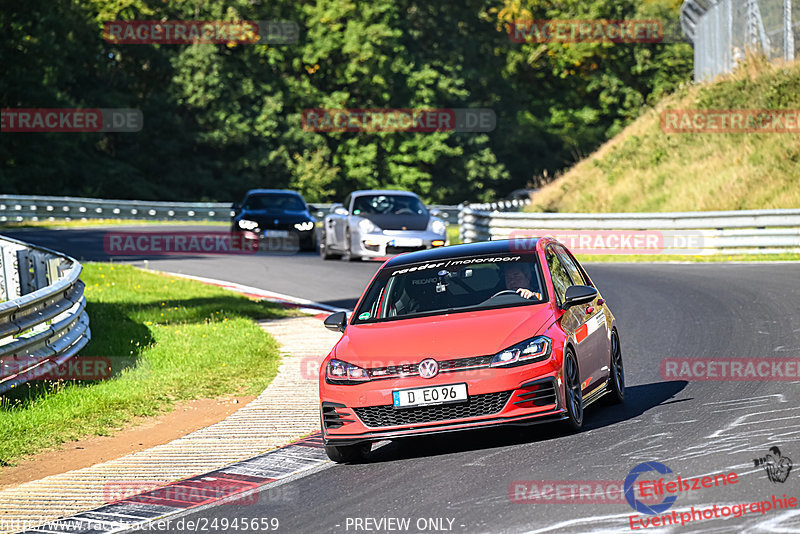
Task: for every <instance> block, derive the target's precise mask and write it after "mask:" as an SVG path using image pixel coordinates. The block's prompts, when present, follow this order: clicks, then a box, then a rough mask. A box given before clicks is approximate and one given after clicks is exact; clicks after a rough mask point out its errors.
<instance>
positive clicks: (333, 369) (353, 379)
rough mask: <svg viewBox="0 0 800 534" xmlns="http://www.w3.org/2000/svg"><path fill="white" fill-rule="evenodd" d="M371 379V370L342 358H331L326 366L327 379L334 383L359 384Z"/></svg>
mask: <svg viewBox="0 0 800 534" xmlns="http://www.w3.org/2000/svg"><path fill="white" fill-rule="evenodd" d="M369 379H370V377H369V371H367V370H366V369H362V368H361V367H359V366H357V365H353V364H352V363H347V362H343V361H342V360H331V361H329V362H328V366H327V367H325V381H326V382H329V383H332V384H341V383H347V384H358V383H360V382H366V381H368V380H369Z"/></svg>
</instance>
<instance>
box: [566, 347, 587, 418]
mask: <svg viewBox="0 0 800 534" xmlns="http://www.w3.org/2000/svg"><path fill="white" fill-rule="evenodd" d="M564 399H565V400H566V403H567V406H566V408H567V420H566V425H567V428H569V429H570V430H580V429H581V427H582V426H583V392H582V390H581V375H580V372H579V370H578V361H577V360H576V359H575V354H574V353H573V352H572V349H567V351H566V356H564Z"/></svg>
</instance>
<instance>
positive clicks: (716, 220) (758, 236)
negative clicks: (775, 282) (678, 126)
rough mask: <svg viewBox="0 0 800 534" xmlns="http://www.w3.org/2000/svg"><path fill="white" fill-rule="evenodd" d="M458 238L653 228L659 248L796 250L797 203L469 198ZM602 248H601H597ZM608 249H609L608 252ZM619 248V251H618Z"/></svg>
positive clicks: (799, 236) (799, 241)
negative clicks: (737, 206) (541, 209)
mask: <svg viewBox="0 0 800 534" xmlns="http://www.w3.org/2000/svg"><path fill="white" fill-rule="evenodd" d="M459 225H460V235H461V239H462V241H464V242H465V243H470V242H473V241H488V240H492V239H507V238H509V237H524V236H534V235H535V236H540V235H548V234H553V235H555V236H556V237H558V233H559V231H564V233H567V232H568V233H569V234H574V233H575V232H576V231H578V232H580V231H584V232H587V233H588V234H590V235H592V236H594V235H596V234H597V232H598V231H613V232H620V233H622V234H624V233H626V232H627V233H632V232H637V231H640V232H641V231H652V232H655V233H657V234H658V236H659V239H660V240H659V243H660V248H659V250H657V251H653V253H656V252H657V253H659V254H691V255H706V254H770V253H781V252H798V251H800V209H783V210H747V211H700V212H679V213H519V212H501V211H497V210H496V209H492V207H490V206H488V205H486V204H482V205H477V204H471V205H469V206H465V207H463V208H462V210H461V212H460V213H459ZM596 253H598V254H602V253H603V251H602V250H598V251H596ZM610 253H613V252H610ZM617 253H619V252H617Z"/></svg>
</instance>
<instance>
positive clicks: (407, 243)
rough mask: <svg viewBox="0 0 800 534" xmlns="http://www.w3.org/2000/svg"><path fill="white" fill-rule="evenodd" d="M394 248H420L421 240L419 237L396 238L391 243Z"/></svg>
mask: <svg viewBox="0 0 800 534" xmlns="http://www.w3.org/2000/svg"><path fill="white" fill-rule="evenodd" d="M392 246H394V247H421V246H422V239H420V238H419V237H398V238H395V239H394V240H393V241H392Z"/></svg>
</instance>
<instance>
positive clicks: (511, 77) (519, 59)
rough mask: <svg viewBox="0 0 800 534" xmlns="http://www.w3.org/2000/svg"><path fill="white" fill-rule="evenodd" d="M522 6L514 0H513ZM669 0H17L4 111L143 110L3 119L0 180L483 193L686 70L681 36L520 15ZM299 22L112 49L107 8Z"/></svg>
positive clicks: (116, 193)
mask: <svg viewBox="0 0 800 534" xmlns="http://www.w3.org/2000/svg"><path fill="white" fill-rule="evenodd" d="M523 4H524V5H523ZM678 7H679V2H677V1H674V0H649V1H646V2H644V3H642V2H637V1H635V0H591V1H586V0H580V1H578V0H566V1H563V2H561V3H560V4H558V5H555V4H551V3H549V2H545V1H544V0H529V1H527V2H522V3H520V2H518V1H517V0H505V3H499V4H498V2H497V1H491V0H461V1H459V2H450V1H446V2H419V1H416V0H374V1H372V2H356V1H355V0H317V1H315V2H293V1H291V0H276V1H274V2H270V3H268V4H267V3H261V2H251V1H249V0H229V1H226V2H223V1H222V0H207V1H204V2H202V3H197V2H191V3H190V2H185V1H182V0H87V1H79V0H26V2H25V3H24V7H22V6H17V7H16V8H14V9H16V11H15V10H14V9H8V8H6V9H3V10H0V22H2V23H3V27H4V28H6V29H7V31H6V39H4V40H3V43H2V44H0V64H2V65H3V70H4V82H5V83H4V84H3V86H2V87H1V88H0V106H2V107H4V108H24V107H96V108H103V107H105V108H113V107H130V108H138V109H141V110H142V112H143V114H144V119H145V125H144V128H143V130H142V131H141V132H139V133H125V134H123V133H107V134H100V133H86V134H75V133H61V134H57V133H39V134H20V133H16V134H14V133H4V134H2V135H0V160H2V166H1V167H0V192H3V193H20V194H26V193H27V194H72V195H86V196H99V197H107V198H141V199H174V200H217V201H230V200H238V198H240V197H241V196H242V194H243V193H244V191H246V190H247V189H250V188H253V187H290V188H296V189H299V190H300V191H301V192H302V193H303V194H304V195H306V196H307V197H308V200H309V201H329V200H335V199H336V200H341V198H342V197H343V196H344V195H345V194H346V193H347V192H348V191H349V190H351V189H354V188H370V187H388V188H403V189H410V190H412V191H415V192H417V193H419V194H420V195H422V196H423V197H424V198H425V199H426V200H428V201H432V202H459V201H462V200H491V199H494V198H496V197H498V196H503V195H505V194H507V193H508V192H510V191H511V190H513V189H515V188H519V187H523V186H525V185H526V184H527V183H529V182H530V181H531V179H532V177H534V176H540V175H541V174H542V172H543V171H545V170H548V171H549V172H550V174H551V175H552V174H555V171H558V170H560V169H563V168H564V167H565V166H568V165H569V164H570V163H571V162H573V161H575V160H577V159H579V158H580V157H581V156H582V155H584V154H587V153H589V152H591V151H592V150H593V149H595V148H596V147H597V146H598V145H599V144H600V143H602V142H603V141H604V140H606V139H607V138H608V137H609V136H611V135H613V134H614V133H616V132H618V131H619V130H620V129H621V128H622V127H624V126H625V125H626V124H628V123H629V122H630V121H631V120H632V119H633V118H635V117H637V116H638V115H639V114H640V112H641V110H642V107H643V106H646V105H648V104H651V103H652V102H654V99H656V98H658V97H660V96H661V95H663V94H665V93H668V92H671V91H672V90H674V89H675V88H676V87H677V86H678V85H679V84H680V83H682V82H685V81H686V80H688V79H689V75H690V72H691V60H690V59H691V49H690V48H689V46H688V45H686V44H656V45H633V44H628V45H614V44H609V43H580V44H558V43H549V44H532V43H528V44H518V43H514V42H512V41H511V40H510V39H509V36H508V34H507V32H506V29H505V26H504V25H503V24H504V23H507V22H509V21H513V20H515V19H518V18H531V17H536V18H602V17H605V18H617V19H620V18H663V19H669V18H672V19H675V18H676V17H677V13H678ZM119 19H126V20H129V19H141V20H154V19H162V20H178V19H194V20H220V19H223V20H229V21H234V20H292V21H296V22H297V23H298V25H299V27H300V40H299V42H298V43H296V44H287V45H265V44H259V45H234V44H228V45H225V44H218V45H210V44H194V45H117V44H111V43H108V42H106V41H104V40H103V39H102V27H103V22H104V21H110V20H119ZM467 107H476V108H478V107H485V108H491V109H493V110H494V111H495V113H496V115H497V128H496V130H495V131H493V132H491V133H488V134H466V133H454V132H436V133H411V132H401V133H363V132H362V133H354V132H337V133H315V132H310V131H306V130H304V129H303V128H302V125H301V113H302V111H303V110H304V109H308V108H467Z"/></svg>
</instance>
